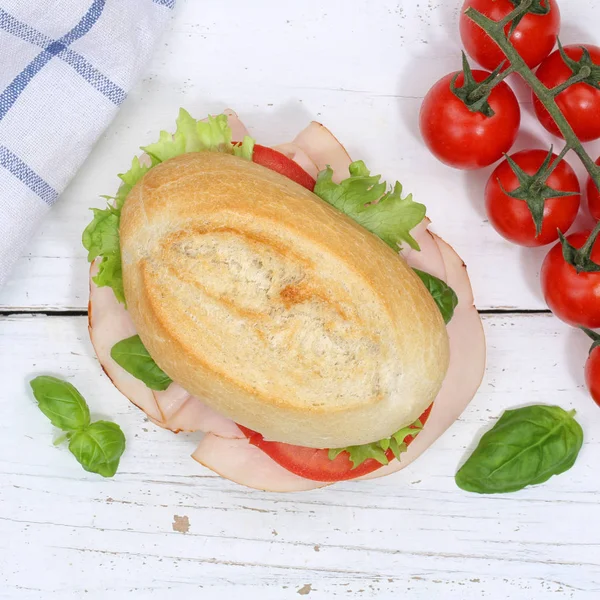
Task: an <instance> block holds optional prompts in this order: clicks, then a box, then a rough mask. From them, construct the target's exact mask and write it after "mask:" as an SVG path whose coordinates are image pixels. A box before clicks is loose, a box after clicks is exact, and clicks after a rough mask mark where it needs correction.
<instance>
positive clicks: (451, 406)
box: [360, 234, 486, 479]
mask: <svg viewBox="0 0 600 600" xmlns="http://www.w3.org/2000/svg"><path fill="white" fill-rule="evenodd" d="M432 235H433V239H434V240H435V242H436V244H437V245H438V247H439V250H440V252H441V255H442V257H443V259H444V263H445V265H446V273H447V280H446V281H447V283H448V285H450V287H452V288H453V289H454V291H455V292H456V294H457V296H458V299H459V302H458V306H457V308H456V310H455V312H454V317H453V318H452V320H451V321H450V323H449V324H448V336H449V338H450V365H449V367H448V372H447V374H446V378H445V379H444V383H443V385H442V389H441V390H440V393H439V394H438V395H437V398H436V399H435V402H434V403H433V409H432V411H431V414H430V416H429V419H428V420H427V423H426V424H425V427H424V428H423V431H421V433H419V435H418V436H417V437H416V438H415V440H414V441H413V442H412V443H411V445H410V446H409V447H408V450H407V451H406V452H405V453H404V454H403V455H402V458H401V460H400V461H397V460H394V461H392V462H391V463H390V464H389V465H386V466H385V467H383V468H381V469H378V470H377V471H374V472H373V473H370V474H369V475H365V476H364V477H361V478H360V479H375V478H376V477H383V476H385V475H389V474H391V473H395V472H396V471H399V470H400V469H403V468H404V467H406V466H407V465H409V464H410V463H411V462H413V461H414V460H415V459H416V458H418V457H419V456H420V455H421V454H422V453H423V452H425V450H427V448H429V447H430V446H431V445H432V444H433V443H434V442H435V441H436V440H437V439H438V438H439V437H440V436H441V435H442V434H443V433H444V432H445V431H446V430H447V429H448V428H449V427H450V426H451V425H452V424H453V423H454V421H456V419H458V417H459V416H460V415H461V413H462V412H463V411H464V409H465V408H466V407H467V405H468V404H469V402H471V400H472V399H473V396H475V393H476V392H477V390H478V389H479V386H480V385H481V380H482V378H483V374H484V372H485V355H486V348H485V336H484V332H483V325H482V323H481V318H480V317H479V313H478V312H477V309H476V308H475V306H473V291H472V289H471V284H470V282H469V277H468V275H467V269H466V267H465V264H464V263H463V261H462V259H461V258H460V257H459V256H458V254H456V252H454V250H453V249H452V248H451V246H449V245H448V244H447V243H446V242H444V241H443V240H442V239H440V238H439V237H438V236H436V235H435V234H432Z"/></svg>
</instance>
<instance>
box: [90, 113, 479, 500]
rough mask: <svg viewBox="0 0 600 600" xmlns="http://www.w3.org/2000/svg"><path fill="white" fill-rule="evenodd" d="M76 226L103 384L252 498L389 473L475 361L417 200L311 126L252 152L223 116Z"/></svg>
mask: <svg viewBox="0 0 600 600" xmlns="http://www.w3.org/2000/svg"><path fill="white" fill-rule="evenodd" d="M142 150H143V154H142V155H140V156H139V157H136V158H134V159H133V162H132V165H131V168H130V169H129V171H127V172H126V173H124V174H122V175H120V178H121V180H122V184H121V186H120V187H119V189H118V191H117V193H116V195H115V196H114V197H113V198H109V200H108V206H107V207H106V208H104V209H93V212H94V216H93V220H92V222H91V223H90V224H89V225H88V227H87V228H86V230H85V231H84V233H83V244H84V246H85V248H86V249H87V251H88V259H89V261H90V262H91V269H90V301H89V331H90V336H91V340H92V344H93V346H94V349H95V352H96V355H97V357H98V360H99V362H100V365H101V366H102V368H103V369H104V371H105V373H106V374H107V375H108V377H109V378H110V379H111V380H112V382H113V383H114V385H115V386H116V387H117V388H118V389H119V390H120V392H121V393H122V394H123V395H124V396H126V397H127V398H128V399H129V400H130V401H131V402H132V403H133V404H135V405H136V406H137V407H139V408H140V409H141V410H142V411H143V412H144V413H146V415H147V416H148V418H149V419H150V420H151V421H152V422H153V423H155V424H156V425H158V426H160V427H164V428H166V429H169V430H171V431H173V432H176V433H177V432H201V433H202V436H201V440H200V442H199V444H198V446H197V447H196V449H195V451H194V452H193V454H192V456H193V458H194V459H195V460H196V461H198V462H199V463H201V464H202V465H204V466H205V467H207V468H209V469H211V470H213V471H214V472H216V473H218V474H220V475H222V476H223V477H225V478H228V479H230V480H232V481H235V482H237V483H239V484H242V485H246V486H249V487H252V488H256V489H262V490H268V491H280V492H284V491H301V490H309V489H313V488H318V487H323V486H326V485H329V484H332V483H335V482H339V481H345V480H354V479H365V478H373V477H379V476H383V475H388V474H390V473H393V472H395V471H397V470H399V469H401V468H403V467H405V466H406V465H408V464H409V463H410V462H412V461H413V460H414V459H415V458H417V457H418V456H419V455H420V454H422V453H423V452H424V451H425V450H426V449H427V448H428V447H429V446H430V445H431V444H432V443H433V442H434V441H435V440H436V439H437V438H438V437H439V436H440V435H441V434H442V433H443V432H444V431H445V430H446V429H447V428H448V427H449V426H450V425H451V424H452V423H453V422H454V421H455V420H456V419H457V417H458V416H459V415H460V413H461V412H462V411H463V410H464V408H465V407H466V406H467V404H468V403H469V402H470V400H471V399H472V398H473V396H474V394H475V392H476V391H477V389H478V387H479V385H480V383H481V379H482V375H483V372H484V368H485V341H484V336H483V330H482V326H481V321H480V318H479V315H478V312H477V310H476V309H475V307H474V302H473V294H472V290H471V285H470V282H469V278H468V275H467V272H466V268H465V265H464V264H463V262H462V260H461V259H460V258H459V257H458V256H457V254H456V253H455V252H454V251H453V249H452V248H451V247H450V246H449V245H448V244H446V243H445V242H444V241H443V240H442V239H440V238H439V237H438V236H437V235H435V234H434V233H432V232H431V231H430V230H429V225H430V221H429V220H428V218H427V217H426V208H425V206H424V205H423V204H421V203H418V202H416V201H414V200H413V198H412V196H410V195H403V190H402V186H401V185H400V183H396V184H395V185H393V186H389V185H388V184H387V183H385V182H383V181H381V177H380V176H378V175H372V174H371V173H370V171H369V169H368V168H367V166H366V165H365V164H364V162H362V161H352V160H351V159H350V157H349V156H348V153H347V152H346V150H345V149H344V147H343V146H342V145H341V144H340V143H339V142H338V140H337V139H336V138H335V137H334V136H333V135H332V134H331V132H330V131H329V130H328V129H326V128H325V127H324V126H323V125H321V124H320V123H316V122H312V123H310V124H309V125H308V127H307V128H306V129H304V130H303V131H302V132H301V133H300V134H299V135H298V136H297V137H296V138H295V139H294V140H293V141H292V142H290V143H286V144H282V145H280V146H276V147H274V148H269V147H266V146H262V145H260V144H258V143H256V141H255V140H254V139H253V138H252V137H250V135H249V133H248V131H247V130H246V128H245V127H244V125H243V124H242V123H241V121H240V120H239V119H238V117H237V115H236V114H235V113H233V112H232V111H225V112H224V113H223V114H221V115H218V116H214V117H209V118H208V119H205V120H196V119H194V118H193V117H192V116H191V115H190V114H188V113H187V112H186V111H184V110H181V111H180V114H179V117H178V119H177V123H176V130H175V132H174V133H172V134H171V133H167V132H162V133H161V134H160V138H159V140H158V141H157V142H156V143H154V144H151V145H149V146H146V147H144V148H142Z"/></svg>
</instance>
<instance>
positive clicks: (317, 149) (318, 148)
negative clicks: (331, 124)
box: [292, 121, 352, 183]
mask: <svg viewBox="0 0 600 600" xmlns="http://www.w3.org/2000/svg"><path fill="white" fill-rule="evenodd" d="M292 144H294V145H295V146H297V147H298V148H300V149H301V150H302V151H303V152H304V153H305V154H306V156H308V157H309V158H310V160H311V161H312V162H313V163H314V164H315V165H316V166H317V172H318V171H322V170H323V169H326V168H327V166H330V167H331V168H332V169H333V181H335V182H336V183H339V182H340V181H341V180H342V179H345V178H346V177H348V167H349V166H350V163H351V162H352V159H351V158H350V156H349V154H348V152H346V148H344V146H342V144H340V142H339V141H338V139H337V138H336V137H335V136H334V135H333V133H331V131H329V129H327V127H325V126H324V125H321V123H317V122H316V121H312V122H311V124H310V125H309V126H308V127H306V128H305V129H303V130H302V131H301V132H300V133H299V134H298V135H297V136H296V137H295V138H294V141H293V142H292ZM300 166H302V165H300Z"/></svg>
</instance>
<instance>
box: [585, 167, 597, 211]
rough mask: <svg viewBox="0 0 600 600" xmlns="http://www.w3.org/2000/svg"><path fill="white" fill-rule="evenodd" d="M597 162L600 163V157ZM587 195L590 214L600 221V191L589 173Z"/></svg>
mask: <svg viewBox="0 0 600 600" xmlns="http://www.w3.org/2000/svg"><path fill="white" fill-rule="evenodd" d="M596 164H597V165H600V158H598V160H597V161H596ZM586 197H587V206H588V210H589V211H590V215H592V217H593V218H594V219H596V221H600V192H599V191H598V188H597V187H596V184H595V183H594V180H593V179H592V178H591V177H590V176H589V175H588V178H587V184H586Z"/></svg>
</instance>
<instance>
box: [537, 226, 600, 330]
mask: <svg viewBox="0 0 600 600" xmlns="http://www.w3.org/2000/svg"><path fill="white" fill-rule="evenodd" d="M589 234H590V232H589V231H579V232H577V233H572V234H571V235H569V236H567V241H569V242H570V243H571V244H572V245H573V247H575V248H581V246H583V244H584V243H585V242H586V240H587V239H588V236H589ZM591 259H592V260H593V261H594V262H596V263H599V262H600V239H598V240H596V243H595V244H594V246H593V248H592V254H591ZM540 280H541V284H542V291H543V292H544V298H545V299H546V304H547V305H548V307H549V308H550V310H551V311H552V312H553V313H554V314H555V315H556V316H557V317H558V318H559V319H562V320H563V321H565V322H566V323H569V325H574V326H576V327H577V326H584V327H589V328H590V329H597V328H598V327H600V272H599V273H583V272H582V273H579V274H578V273H577V271H576V270H575V268H574V267H572V266H571V265H570V264H569V263H567V262H566V261H565V259H564V257H563V252H562V246H561V244H560V243H558V244H556V245H555V246H554V247H553V248H552V249H551V250H550V252H548V254H547V255H546V258H545V259H544V262H543V264H542V271H541V273H540Z"/></svg>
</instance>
